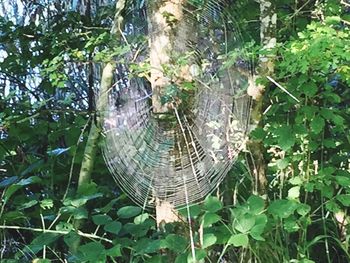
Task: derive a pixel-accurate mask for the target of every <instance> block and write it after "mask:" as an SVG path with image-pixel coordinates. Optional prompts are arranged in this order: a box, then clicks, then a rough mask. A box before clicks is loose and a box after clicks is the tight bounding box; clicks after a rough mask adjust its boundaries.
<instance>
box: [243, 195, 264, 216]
mask: <svg viewBox="0 0 350 263" xmlns="http://www.w3.org/2000/svg"><path fill="white" fill-rule="evenodd" d="M247 203H248V206H249V211H250V212H251V213H253V214H255V215H257V214H260V213H261V212H262V211H263V210H264V208H265V201H264V199H262V198H261V197H260V196H256V195H252V196H250V197H249V198H248V200H247Z"/></svg>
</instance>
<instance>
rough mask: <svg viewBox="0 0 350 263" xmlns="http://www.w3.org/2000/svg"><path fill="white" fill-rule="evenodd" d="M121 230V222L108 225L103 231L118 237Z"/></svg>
mask: <svg viewBox="0 0 350 263" xmlns="http://www.w3.org/2000/svg"><path fill="white" fill-rule="evenodd" d="M121 228H122V224H121V223H120V222H117V221H112V222H109V223H107V224H106V225H105V226H104V228H103V229H104V230H105V231H107V232H110V233H113V234H116V235H117V234H118V233H119V231H120V229H121Z"/></svg>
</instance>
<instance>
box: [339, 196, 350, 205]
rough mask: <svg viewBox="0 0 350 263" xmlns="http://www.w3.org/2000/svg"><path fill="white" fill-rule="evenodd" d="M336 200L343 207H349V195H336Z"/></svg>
mask: <svg viewBox="0 0 350 263" xmlns="http://www.w3.org/2000/svg"><path fill="white" fill-rule="evenodd" d="M336 198H337V200H338V201H339V202H340V203H341V204H342V205H343V206H350V194H343V195H337V196H336Z"/></svg>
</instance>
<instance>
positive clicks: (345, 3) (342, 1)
mask: <svg viewBox="0 0 350 263" xmlns="http://www.w3.org/2000/svg"><path fill="white" fill-rule="evenodd" d="M340 3H341V4H343V5H345V6H347V7H350V4H348V3H347V2H345V1H344V0H341V1H340Z"/></svg>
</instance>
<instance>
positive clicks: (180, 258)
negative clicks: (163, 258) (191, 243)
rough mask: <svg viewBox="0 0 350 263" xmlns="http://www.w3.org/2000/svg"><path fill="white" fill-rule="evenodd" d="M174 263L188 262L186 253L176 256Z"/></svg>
mask: <svg viewBox="0 0 350 263" xmlns="http://www.w3.org/2000/svg"><path fill="white" fill-rule="evenodd" d="M175 263H188V261H187V254H180V255H178V256H177V257H176V259H175Z"/></svg>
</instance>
